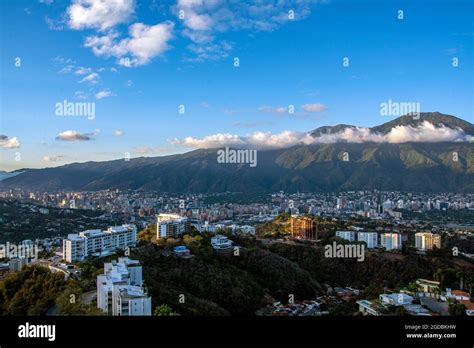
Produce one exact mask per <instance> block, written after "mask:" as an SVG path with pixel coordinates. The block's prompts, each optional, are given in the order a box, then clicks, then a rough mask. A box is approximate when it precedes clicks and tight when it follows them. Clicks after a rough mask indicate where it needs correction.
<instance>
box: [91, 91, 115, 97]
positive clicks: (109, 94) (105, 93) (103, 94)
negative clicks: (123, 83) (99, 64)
mask: <svg viewBox="0 0 474 348" xmlns="http://www.w3.org/2000/svg"><path fill="white" fill-rule="evenodd" d="M113 96H115V94H114V93H112V91H110V89H104V90H102V91H100V92H98V93H96V94H95V97H96V99H104V98H108V97H113Z"/></svg>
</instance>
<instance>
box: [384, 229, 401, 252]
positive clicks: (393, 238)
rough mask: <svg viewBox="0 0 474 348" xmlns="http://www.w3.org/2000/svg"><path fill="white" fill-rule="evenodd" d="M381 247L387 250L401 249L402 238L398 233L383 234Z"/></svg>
mask: <svg viewBox="0 0 474 348" xmlns="http://www.w3.org/2000/svg"><path fill="white" fill-rule="evenodd" d="M380 245H381V246H382V247H384V248H385V249H386V250H394V249H395V250H396V249H401V248H402V236H401V235H400V234H398V233H382V234H381V235H380Z"/></svg>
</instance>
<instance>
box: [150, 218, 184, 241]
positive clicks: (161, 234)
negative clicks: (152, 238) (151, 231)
mask: <svg viewBox="0 0 474 348" xmlns="http://www.w3.org/2000/svg"><path fill="white" fill-rule="evenodd" d="M156 221H157V222H156V237H157V238H167V237H175V238H176V237H178V236H180V235H182V234H183V233H185V232H187V231H188V230H189V228H190V225H191V224H190V223H189V221H188V218H186V217H182V216H179V215H177V214H158V215H157V216H156Z"/></svg>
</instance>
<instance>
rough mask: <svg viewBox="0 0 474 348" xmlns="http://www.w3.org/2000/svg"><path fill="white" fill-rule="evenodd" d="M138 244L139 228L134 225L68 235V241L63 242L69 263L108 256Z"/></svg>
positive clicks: (65, 256)
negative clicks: (89, 257) (92, 257)
mask: <svg viewBox="0 0 474 348" xmlns="http://www.w3.org/2000/svg"><path fill="white" fill-rule="evenodd" d="M136 243H137V228H136V227H135V226H133V225H122V226H112V227H109V228H108V229H107V230H105V231H101V230H87V231H84V232H80V233H79V234H68V237H67V239H64V240H63V259H64V260H65V261H67V262H78V261H83V260H84V259H85V258H87V257H88V256H103V255H108V254H111V253H114V252H115V251H116V250H119V249H125V248H127V247H131V246H135V244H136Z"/></svg>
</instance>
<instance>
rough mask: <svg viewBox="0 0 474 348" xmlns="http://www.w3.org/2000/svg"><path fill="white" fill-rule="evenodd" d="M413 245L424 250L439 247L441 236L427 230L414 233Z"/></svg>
mask: <svg viewBox="0 0 474 348" xmlns="http://www.w3.org/2000/svg"><path fill="white" fill-rule="evenodd" d="M415 246H416V248H417V249H418V250H421V251H426V250H431V249H433V248H434V247H436V248H438V249H440V248H441V236H440V235H439V234H433V233H429V232H420V233H416V234H415Z"/></svg>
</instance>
